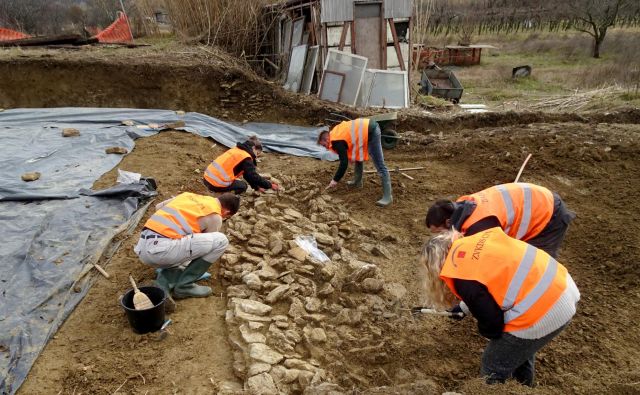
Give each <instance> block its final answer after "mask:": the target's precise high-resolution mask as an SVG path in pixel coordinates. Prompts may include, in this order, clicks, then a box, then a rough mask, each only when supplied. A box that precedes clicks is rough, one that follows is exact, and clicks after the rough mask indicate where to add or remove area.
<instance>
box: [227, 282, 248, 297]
mask: <svg viewBox="0 0 640 395" xmlns="http://www.w3.org/2000/svg"><path fill="white" fill-rule="evenodd" d="M250 294H251V291H249V288H248V287H247V286H246V285H244V284H242V285H231V286H229V287H227V297H229V298H246V297H248V296H249V295H250Z"/></svg>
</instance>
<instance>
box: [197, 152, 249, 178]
mask: <svg viewBox="0 0 640 395" xmlns="http://www.w3.org/2000/svg"><path fill="white" fill-rule="evenodd" d="M247 158H251V154H249V153H248V152H247V151H245V150H243V149H240V148H238V147H234V148H231V149H230V150H227V151H226V152H225V153H223V154H222V155H220V156H218V157H217V158H216V159H215V160H214V161H213V162H211V163H210V164H209V166H207V169H206V170H205V171H204V179H205V180H207V181H208V182H209V184H211V185H213V186H215V187H220V188H224V187H228V186H230V185H231V184H232V183H233V181H234V180H235V179H236V178H238V177H240V176H242V173H243V172H240V173H238V175H234V174H233V169H234V168H235V167H236V166H237V165H238V163H240V162H242V161H243V160H245V159H247Z"/></svg>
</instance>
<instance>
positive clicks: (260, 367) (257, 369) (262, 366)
mask: <svg viewBox="0 0 640 395" xmlns="http://www.w3.org/2000/svg"><path fill="white" fill-rule="evenodd" d="M269 370H271V365H269V364H268V363H264V362H256V363H252V364H251V366H249V369H247V377H252V376H255V375H257V374H260V373H266V372H268V371H269Z"/></svg>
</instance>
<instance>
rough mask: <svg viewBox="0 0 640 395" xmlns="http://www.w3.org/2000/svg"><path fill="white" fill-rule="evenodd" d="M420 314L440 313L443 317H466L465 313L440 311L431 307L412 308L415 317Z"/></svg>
mask: <svg viewBox="0 0 640 395" xmlns="http://www.w3.org/2000/svg"><path fill="white" fill-rule="evenodd" d="M420 314H431V315H439V316H443V317H464V313H452V312H450V311H439V310H436V309H432V308H429V307H423V306H418V307H413V308H411V315H413V316H414V317H415V316H418V315H420Z"/></svg>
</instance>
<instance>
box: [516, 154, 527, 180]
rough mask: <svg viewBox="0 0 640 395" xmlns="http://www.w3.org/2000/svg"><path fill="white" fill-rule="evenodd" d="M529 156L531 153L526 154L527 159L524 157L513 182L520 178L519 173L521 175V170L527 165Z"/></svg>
mask: <svg viewBox="0 0 640 395" xmlns="http://www.w3.org/2000/svg"><path fill="white" fill-rule="evenodd" d="M530 158H531V154H529V155H527V159H525V160H524V162H523V163H522V166H521V167H520V171H519V172H518V175H517V176H516V180H515V181H514V182H518V180H519V179H520V175H522V170H524V167H525V166H526V165H527V162H529V159H530Z"/></svg>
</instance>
